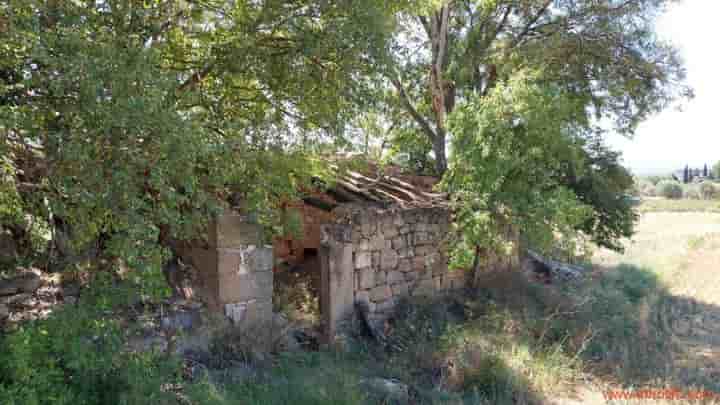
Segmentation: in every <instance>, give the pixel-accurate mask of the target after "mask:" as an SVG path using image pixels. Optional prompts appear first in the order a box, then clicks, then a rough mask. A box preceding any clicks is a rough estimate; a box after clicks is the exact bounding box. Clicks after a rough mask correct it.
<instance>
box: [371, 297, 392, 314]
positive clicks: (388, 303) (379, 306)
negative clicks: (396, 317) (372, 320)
mask: <svg viewBox="0 0 720 405" xmlns="http://www.w3.org/2000/svg"><path fill="white" fill-rule="evenodd" d="M395 305H396V302H395V300H394V299H393V298H389V299H387V300H385V301H381V302H378V303H376V304H375V310H374V311H373V312H383V313H389V312H392V311H393V310H394V309H395Z"/></svg>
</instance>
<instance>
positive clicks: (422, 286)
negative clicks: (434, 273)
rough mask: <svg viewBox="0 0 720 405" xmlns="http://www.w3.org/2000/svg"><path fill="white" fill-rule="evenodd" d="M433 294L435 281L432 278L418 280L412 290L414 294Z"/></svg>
mask: <svg viewBox="0 0 720 405" xmlns="http://www.w3.org/2000/svg"><path fill="white" fill-rule="evenodd" d="M434 294H435V281H434V280H433V279H425V280H420V281H419V282H418V283H417V285H416V286H415V288H414V289H413V290H412V295H414V296H432V295H434Z"/></svg>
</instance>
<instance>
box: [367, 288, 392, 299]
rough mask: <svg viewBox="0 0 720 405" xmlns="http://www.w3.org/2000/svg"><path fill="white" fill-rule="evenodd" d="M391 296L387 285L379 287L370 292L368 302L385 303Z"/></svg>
mask: <svg viewBox="0 0 720 405" xmlns="http://www.w3.org/2000/svg"><path fill="white" fill-rule="evenodd" d="M391 296H392V291H391V290H390V287H389V286H388V285H381V286H377V287H375V288H373V289H372V290H370V300H371V301H373V302H380V301H385V300H387V299H388V298H390V297H391Z"/></svg>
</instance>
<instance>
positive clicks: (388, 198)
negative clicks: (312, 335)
mask: <svg viewBox="0 0 720 405" xmlns="http://www.w3.org/2000/svg"><path fill="white" fill-rule="evenodd" d="M434 182H435V181H434V179H432V178H428V177H421V176H402V175H399V174H395V175H387V174H386V175H383V176H368V175H364V174H361V173H358V172H352V171H351V172H348V173H347V174H346V175H345V176H343V177H342V178H341V179H339V180H338V181H337V183H336V184H334V185H333V186H332V187H329V189H327V190H325V191H323V192H317V193H313V194H311V195H309V196H307V197H306V198H304V199H303V201H301V202H297V203H293V204H289V205H288V207H287V209H292V210H296V212H298V213H299V214H300V216H301V218H302V222H303V233H302V236H299V237H295V238H277V239H275V241H274V243H273V245H272V246H269V245H263V244H262V242H261V241H262V240H263V239H262V238H261V235H260V227H259V226H258V225H257V224H254V223H252V221H251V220H250V219H249V218H248V217H246V216H244V215H242V214H241V213H235V212H231V213H227V214H225V215H221V216H219V217H218V218H217V220H216V221H214V223H213V225H212V227H211V231H210V238H209V239H210V241H209V245H210V246H209V247H204V248H194V249H193V250H192V256H193V261H194V262H195V263H201V265H199V267H201V268H200V269H199V270H200V271H199V273H200V288H199V289H198V291H199V293H200V295H201V297H202V298H203V299H204V300H205V301H206V302H207V303H208V305H209V306H210V307H211V308H212V309H215V310H217V311H221V312H223V313H224V314H225V315H227V316H228V317H230V318H231V319H233V320H234V321H235V322H239V323H243V322H250V323H254V322H263V321H267V320H269V319H271V317H272V290H273V276H274V274H273V273H274V272H278V271H286V270H281V269H287V268H288V267H290V266H294V265H302V264H306V266H305V267H306V269H305V270H306V271H317V272H319V277H318V279H319V294H320V307H321V312H322V324H323V328H324V332H325V335H326V336H327V337H328V338H329V339H332V338H333V337H334V336H336V334H337V333H338V332H339V331H340V330H341V329H342V328H343V326H344V325H345V322H346V321H348V320H349V319H351V317H352V316H353V313H354V311H355V310H356V308H364V310H365V316H366V318H367V319H369V320H370V321H371V322H377V323H381V322H383V321H384V320H385V319H387V318H388V317H390V316H391V315H392V313H393V311H394V309H395V307H396V305H397V304H398V302H400V301H401V300H402V299H403V298H405V297H410V296H418V295H423V296H433V295H438V294H443V293H445V292H447V291H451V290H455V289H460V288H462V287H464V286H465V283H466V274H467V272H464V271H461V270H457V271H452V270H450V269H449V268H448V258H447V253H446V252H447V250H448V249H447V246H446V244H445V239H446V236H447V235H448V233H449V227H450V222H451V218H450V210H449V207H448V205H447V201H446V199H445V197H444V195H442V194H439V193H435V192H433V191H432V185H433V184H434ZM308 263H309V265H308ZM281 265H282V266H281Z"/></svg>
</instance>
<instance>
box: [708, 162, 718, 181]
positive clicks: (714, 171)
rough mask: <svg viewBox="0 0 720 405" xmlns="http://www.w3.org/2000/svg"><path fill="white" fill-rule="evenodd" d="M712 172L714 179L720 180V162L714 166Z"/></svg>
mask: <svg viewBox="0 0 720 405" xmlns="http://www.w3.org/2000/svg"><path fill="white" fill-rule="evenodd" d="M710 172H711V174H712V177H713V178H714V179H720V161H718V162H717V163H715V164H714V165H713V167H712V169H710Z"/></svg>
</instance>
